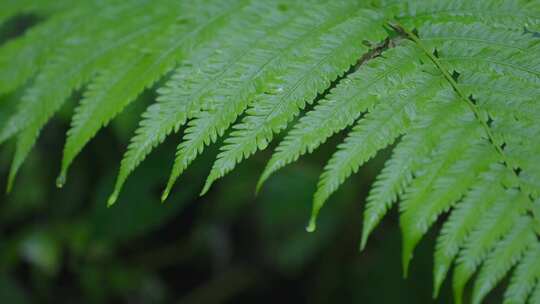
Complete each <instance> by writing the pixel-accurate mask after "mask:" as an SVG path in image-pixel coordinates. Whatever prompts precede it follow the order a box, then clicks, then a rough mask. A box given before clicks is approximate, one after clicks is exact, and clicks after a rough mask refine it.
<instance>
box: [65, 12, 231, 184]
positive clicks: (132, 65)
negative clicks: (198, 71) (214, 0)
mask: <svg viewBox="0 0 540 304" xmlns="http://www.w3.org/2000/svg"><path fill="white" fill-rule="evenodd" d="M204 5H205V6H204V9H203V7H196V8H195V9H194V8H193V7H191V8H189V9H188V8H186V7H182V6H180V5H178V4H174V5H171V6H165V7H163V8H162V9H164V10H165V11H166V12H167V14H166V15H163V16H161V18H160V19H159V20H158V21H157V22H156V24H153V25H152V26H153V27H154V28H155V30H154V31H153V32H149V33H148V35H145V36H143V39H141V40H140V43H136V44H135V45H132V46H130V47H129V48H127V49H126V50H125V53H124V55H123V57H122V60H120V61H117V62H115V63H114V66H113V67H112V68H109V69H107V70H105V71H104V72H102V74H101V75H100V76H99V77H96V78H95V81H94V82H93V83H91V84H90V86H89V88H88V90H87V91H86V96H85V97H84V98H83V100H82V101H81V104H80V106H79V107H78V108H77V109H76V110H75V115H74V116H73V120H72V126H71V129H70V130H69V131H68V137H67V141H66V145H65V148H64V158H63V159H62V169H61V173H60V176H59V180H58V184H59V185H61V184H63V182H64V180H65V174H66V171H67V169H68V167H69V165H70V164H71V162H72V161H73V159H74V158H75V156H76V155H77V154H78V153H79V152H80V151H81V149H82V148H83V147H84V146H85V145H86V143H87V142H88V141H89V140H90V139H91V138H92V137H93V136H94V135H95V134H96V133H97V131H98V130H99V129H100V128H101V127H102V126H103V125H106V124H107V123H108V122H109V121H110V120H111V119H112V118H114V116H116V114H118V113H119V112H121V111H122V110H123V108H124V107H125V106H126V105H128V104H129V103H130V102H132V101H133V100H134V99H135V98H136V96H137V95H139V94H140V93H141V92H142V91H143V90H144V89H145V88H148V87H150V86H152V85H153V84H154V83H155V82H156V81H157V80H159V79H160V78H161V77H162V76H163V75H164V74H165V73H167V72H168V71H170V70H171V69H173V68H174V66H175V65H176V62H177V61H178V59H179V58H180V57H181V55H182V53H185V52H186V51H185V50H189V49H190V48H193V47H194V45H197V44H201V43H202V42H203V41H204V40H205V39H206V38H210V37H213V35H210V34H206V35H205V33H204V32H203V31H205V30H206V31H208V29H207V28H208V27H217V26H220V25H218V24H220V23H221V22H216V21H219V20H220V19H219V18H217V19H214V22H213V23H211V25H208V24H210V23H207V21H206V20H205V18H207V17H208V16H212V15H213V14H216V13H217V12H219V11H220V9H221V8H222V7H223V5H219V4H218V5H214V6H208V7H206V3H205V4H204ZM233 7H234V6H233ZM205 10H206V11H207V12H206V13H205V14H201V13H202V12H204V11H205ZM190 15H193V16H190ZM197 15H199V16H197ZM175 19H176V20H177V21H180V22H179V23H178V24H176V23H175V22H174V21H175ZM182 19H190V20H191V22H188V23H186V22H183V20H182ZM152 37H153V38H152ZM201 40H202V41H201ZM126 67H127V68H126Z"/></svg>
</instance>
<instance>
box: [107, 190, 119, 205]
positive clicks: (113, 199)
mask: <svg viewBox="0 0 540 304" xmlns="http://www.w3.org/2000/svg"><path fill="white" fill-rule="evenodd" d="M116 200H118V192H117V191H115V192H113V194H111V196H109V199H108V200H107V207H111V206H112V205H114V204H115V203H116Z"/></svg>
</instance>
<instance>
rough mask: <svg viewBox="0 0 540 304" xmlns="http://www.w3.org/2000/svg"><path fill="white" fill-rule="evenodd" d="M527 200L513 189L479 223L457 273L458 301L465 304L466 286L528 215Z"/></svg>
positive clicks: (468, 241)
mask: <svg viewBox="0 0 540 304" xmlns="http://www.w3.org/2000/svg"><path fill="white" fill-rule="evenodd" d="M525 204H526V198H525V197H523V194H522V193H520V192H519V191H516V190H513V189H510V190H507V191H506V193H505V194H504V195H503V196H501V197H500V198H499V199H498V200H497V201H496V202H495V204H494V205H493V206H492V207H491V209H490V210H487V212H486V213H485V214H484V216H483V217H482V218H481V219H480V220H479V221H478V223H477V224H476V226H475V228H473V230H472V232H471V234H470V235H469V237H468V238H467V241H466V242H465V244H464V246H463V250H462V251H461V252H460V254H459V257H458V259H457V266H456V268H455V270H454V277H453V288H454V299H455V300H456V301H458V302H459V303H460V302H461V299H462V296H463V289H464V288H465V284H466V283H467V281H468V280H469V279H470V278H471V276H472V275H473V274H474V272H475V271H476V268H477V267H478V265H479V264H480V263H481V262H482V261H483V260H484V259H485V258H486V256H487V254H488V252H489V251H490V250H492V248H493V247H494V246H495V244H496V243H497V241H498V240H499V239H500V238H501V237H503V236H504V235H505V234H506V233H507V232H508V231H510V230H511V229H512V227H513V226H514V225H515V224H516V221H517V219H518V218H519V217H520V215H522V214H523V212H524V211H525Z"/></svg>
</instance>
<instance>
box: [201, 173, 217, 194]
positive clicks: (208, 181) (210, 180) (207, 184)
mask: <svg viewBox="0 0 540 304" xmlns="http://www.w3.org/2000/svg"><path fill="white" fill-rule="evenodd" d="M215 180H216V179H215V178H213V177H212V175H210V176H208V179H206V182H205V183H204V187H203V189H202V191H201V193H200V194H199V195H200V196H203V195H205V194H206V193H207V192H208V190H210V187H212V184H214V181H215Z"/></svg>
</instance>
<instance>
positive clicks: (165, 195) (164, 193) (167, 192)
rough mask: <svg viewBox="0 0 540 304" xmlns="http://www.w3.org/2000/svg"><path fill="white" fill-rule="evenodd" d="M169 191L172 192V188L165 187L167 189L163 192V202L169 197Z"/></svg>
mask: <svg viewBox="0 0 540 304" xmlns="http://www.w3.org/2000/svg"><path fill="white" fill-rule="evenodd" d="M169 193H170V190H169V188H167V189H165V191H163V193H162V194H161V202H162V203H164V202H165V201H166V200H167V198H168V197H169Z"/></svg>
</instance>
